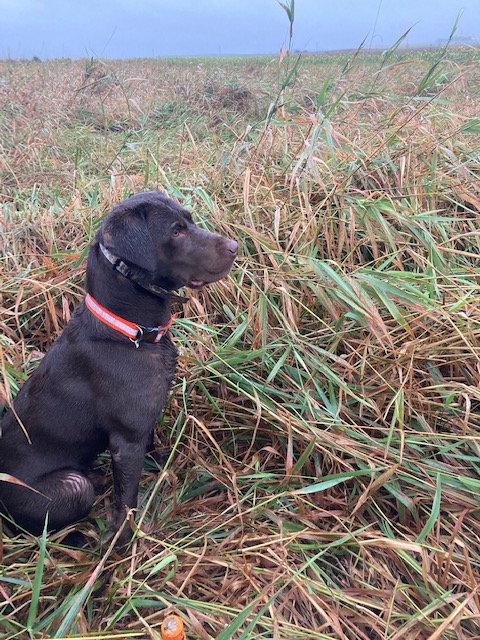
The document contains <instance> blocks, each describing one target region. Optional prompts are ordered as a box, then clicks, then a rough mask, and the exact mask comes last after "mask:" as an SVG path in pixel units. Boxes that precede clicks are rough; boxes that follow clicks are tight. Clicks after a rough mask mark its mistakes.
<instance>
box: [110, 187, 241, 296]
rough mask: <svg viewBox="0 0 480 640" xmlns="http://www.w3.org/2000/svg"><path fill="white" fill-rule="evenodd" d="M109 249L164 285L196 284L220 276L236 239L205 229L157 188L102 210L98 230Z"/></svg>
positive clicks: (227, 266)
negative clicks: (106, 210) (100, 223)
mask: <svg viewBox="0 0 480 640" xmlns="http://www.w3.org/2000/svg"><path fill="white" fill-rule="evenodd" d="M97 240H98V241H99V242H101V243H102V244H103V245H104V246H105V247H106V248H107V249H108V250H109V251H110V252H111V253H112V254H114V255H115V256H117V257H118V258H120V259H121V260H123V261H124V262H126V263H127V264H128V265H129V266H132V267H137V268H139V269H141V270H143V272H146V277H147V279H148V281H149V283H150V284H155V285H158V286H160V287H163V288H165V289H169V290H172V289H178V288H180V287H185V286H186V287H190V288H195V289H196V288H199V287H202V286H203V285H205V284H209V283H210V282H216V281H217V280H220V279H221V278H224V277H225V276H226V275H227V274H228V272H229V271H230V269H231V267H232V264H233V261H234V260H235V257H236V255H237V249H238V244H237V243H236V242H235V240H230V239H228V238H224V237H223V236H220V235H217V234H215V233H211V232H209V231H205V230H204V229H201V228H200V227H198V226H197V225H196V224H195V223H194V222H193V220H192V216H191V214H190V212H189V211H187V210H186V209H184V208H183V207H181V206H180V205H179V204H178V203H177V202H175V201H174V200H171V199H170V198H168V197H167V196H165V195H164V194H163V193H161V192H160V191H146V192H142V193H138V194H136V195H134V196H132V197H130V198H128V199H127V200H124V201H123V202H121V203H120V204H118V205H117V206H116V207H114V208H113V209H112V211H111V212H110V213H109V214H108V215H107V217H106V218H105V220H104V221H103V224H102V226H101V227H100V230H99V232H98V234H97Z"/></svg>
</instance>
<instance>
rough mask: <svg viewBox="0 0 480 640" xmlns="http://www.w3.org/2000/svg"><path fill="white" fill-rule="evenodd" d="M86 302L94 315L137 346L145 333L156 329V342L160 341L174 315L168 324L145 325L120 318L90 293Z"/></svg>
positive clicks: (86, 297)
mask: <svg viewBox="0 0 480 640" xmlns="http://www.w3.org/2000/svg"><path fill="white" fill-rule="evenodd" d="M85 304H86V305H87V309H88V310H89V311H90V312H91V313H93V315H94V316H95V317H96V318H98V319H99V320H101V321H102V322H103V323H104V324H106V325H108V326H109V327H111V328H112V329H115V331H118V332H120V333H122V334H123V335H124V336H127V338H130V340H132V342H134V343H135V346H137V347H138V343H139V342H142V338H143V335H144V333H146V332H152V331H154V330H156V331H157V336H156V338H155V340H154V342H160V340H161V339H162V338H163V336H164V335H165V334H166V332H167V331H168V329H169V328H170V326H171V324H172V317H171V316H170V320H169V321H168V323H167V324H166V325H164V326H163V325H160V326H158V327H151V328H150V327H144V326H142V325H140V324H135V323H134V322H129V321H128V320H124V319H123V318H120V316H116V315H115V314H114V313H112V312H111V311H108V309H105V307H102V305H100V304H98V302H97V301H96V300H95V298H93V297H92V296H91V295H90V294H89V293H87V295H86V296H85Z"/></svg>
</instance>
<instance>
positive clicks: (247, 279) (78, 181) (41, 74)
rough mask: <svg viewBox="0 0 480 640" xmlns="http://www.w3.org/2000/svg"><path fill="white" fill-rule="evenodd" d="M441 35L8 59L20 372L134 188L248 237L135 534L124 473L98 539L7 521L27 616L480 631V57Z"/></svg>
mask: <svg viewBox="0 0 480 640" xmlns="http://www.w3.org/2000/svg"><path fill="white" fill-rule="evenodd" d="M435 55H436V54H435V52H418V53H412V52H408V53H402V54H400V53H399V52H398V51H397V52H395V55H393V54H392V55H391V56H389V57H388V64H386V63H385V60H383V61H382V60H381V59H379V57H378V56H374V55H368V54H366V55H363V54H360V55H358V56H356V57H355V59H353V60H346V59H342V58H341V57H327V56H325V57H323V56H320V57H318V58H305V59H302V60H301V61H300V63H299V64H298V66H297V67H296V68H295V73H293V74H291V70H292V65H289V66H288V72H287V71H286V66H285V65H286V62H285V60H283V61H282V60H280V61H279V60H265V59H245V60H226V61H214V60H185V61H178V60H175V61H173V60H172V61H130V62H109V63H108V65H107V64H106V63H105V64H104V63H98V64H97V65H92V62H91V61H89V62H87V63H85V62H71V61H54V62H47V63H20V62H18V63H15V62H4V63H1V74H2V76H1V77H2V80H3V81H2V84H1V85H0V100H1V108H2V111H1V113H2V119H1V122H0V126H1V129H2V138H1V143H0V144H1V148H0V162H1V170H2V174H3V179H2V200H3V205H2V218H1V224H2V231H3V234H2V240H3V257H2V261H1V268H2V280H1V285H0V295H1V303H0V304H1V306H2V310H3V314H2V329H3V333H4V335H3V337H2V342H1V350H2V351H1V354H2V359H1V366H2V374H3V375H2V379H3V387H2V389H4V391H5V395H6V396H9V397H11V396H13V395H14V394H15V393H16V391H17V389H18V386H19V384H21V380H22V379H23V377H24V376H25V375H26V374H28V373H29V372H30V371H31V370H32V369H33V368H34V367H35V366H36V363H37V362H38V359H39V358H40V357H41V352H43V351H44V350H45V348H47V347H48V345H49V344H50V343H51V341H52V340H53V339H54V338H55V336H56V335H57V334H58V332H59V331H60V330H61V328H62V326H63V325H64V324H65V322H66V321H68V318H69V315H70V313H71V310H72V308H73V307H74V305H75V304H76V303H77V302H78V300H79V299H80V298H81V295H82V289H81V284H82V272H83V258H84V256H85V251H86V248H87V246H88V243H89V241H90V240H91V238H92V235H93V233H94V231H95V228H96V226H97V225H98V223H99V221H100V219H101V216H102V215H104V214H105V213H106V212H107V211H108V210H109V209H110V208H111V206H113V204H115V203H116V202H118V201H119V200H121V199H122V198H123V197H125V196H127V195H129V194H130V193H132V192H134V191H137V190H139V189H142V188H161V189H163V190H165V191H166V192H167V193H168V194H169V195H171V196H172V197H176V198H178V199H180V200H181V201H182V202H183V203H184V204H185V205H186V206H189V207H191V208H192V210H193V211H194V212H195V215H196V218H197V219H198V220H199V221H200V223H201V224H203V225H205V226H206V227H208V228H216V229H219V230H220V231H223V232H224V233H226V234H229V235H231V236H233V237H235V238H237V239H238V240H239V242H240V245H241V248H242V250H241V256H240V257H239V259H238V261H237V262H236V264H235V266H234V269H233V271H232V273H231V275H230V277H229V278H228V279H227V280H225V281H223V282H221V283H218V284H217V285H215V286H212V287H210V288H209V289H208V290H205V291H201V292H194V293H193V294H192V299H191V301H190V302H189V304H188V305H187V306H185V308H183V309H180V310H179V313H178V318H177V321H176V323H175V327H174V335H175V339H176V341H177V344H178V346H179V349H180V351H181V359H180V369H179V381H178V383H177V384H176V386H175V388H174V389H173V392H172V396H171V400H170V402H169V406H168V408H167V410H166V413H165V415H164V416H163V417H162V418H161V420H160V423H159V429H158V440H159V442H158V444H159V446H161V447H165V448H167V447H168V448H170V449H171V450H172V455H171V456H170V458H169V462H168V463H167V465H166V468H165V469H164V470H162V471H160V472H158V470H156V469H155V468H154V466H153V463H151V462H148V461H147V463H146V469H145V473H144V477H143V479H142V486H141V496H140V503H139V514H138V518H137V523H138V527H139V528H138V531H137V535H136V541H135V544H134V546H133V547H132V550H131V554H130V555H129V556H128V557H127V558H126V559H122V558H121V557H119V556H118V555H117V554H116V553H115V551H113V550H112V549H111V548H109V547H108V545H105V544H104V542H103V538H104V532H105V529H106V526H107V522H108V515H109V511H110V489H109V483H108V482H107V483H106V486H105V488H104V489H103V490H101V491H100V495H99V498H98V501H97V504H96V506H95V509H94V512H93V514H92V517H91V519H90V521H89V522H86V523H82V524H81V525H79V528H80V529H81V530H82V531H83V532H84V534H85V535H86V536H87V538H88V539H89V541H90V547H89V548H87V549H84V550H81V551H79V550H72V549H69V548H67V547H65V545H64V544H63V543H62V539H63V535H64V534H63V533H62V534H55V535H50V536H48V537H45V538H43V539H41V540H35V539H32V538H29V537H17V538H13V539H11V538H9V537H8V536H6V535H4V537H3V549H2V570H3V571H2V575H1V576H0V593H1V596H0V598H1V602H0V611H1V618H0V628H1V629H2V633H3V634H4V635H5V637H9V638H13V637H19V638H20V637H26V635H25V634H30V635H31V636H34V637H38V638H40V637H45V638H46V637H49V638H50V637H57V638H63V637H71V638H84V637H96V638H116V637H118V638H129V637H132V638H144V637H152V638H157V637H159V633H160V624H161V622H162V620H163V618H164V616H165V613H166V612H168V611H170V610H176V611H177V612H179V613H180V614H181V615H182V617H183V618H184V619H185V622H186V627H187V630H188V637H190V638H211V637H216V638H232V637H234V638H242V639H247V638H248V639H250V638H292V639H295V638H298V639H300V638H305V637H308V638H318V639H327V638H328V639H333V638H335V639H336V638H339V639H349V640H350V639H352V640H353V639H354V640H357V639H358V640H360V639H366V640H375V639H378V640H380V639H382V640H385V639H388V640H400V639H402V640H404V639H408V638H411V639H414V638H415V639H417V638H425V639H427V638H429V639H430V640H434V639H435V638H458V639H462V640H463V639H465V638H478V637H479V617H480V595H479V584H480V583H479V578H478V575H479V563H480V551H479V550H480V544H479V536H480V526H479V518H478V509H479V502H478V494H479V489H480V474H479V469H480V450H479V431H478V429H479V424H480V419H479V417H478V407H479V400H480V393H479V391H478V388H479V376H480V367H479V344H480V322H479V314H478V311H477V307H478V299H479V293H480V292H479V288H478V276H477V271H478V256H479V255H480V251H479V249H480V247H479V234H478V230H477V216H478V210H479V205H480V193H479V187H478V173H479V170H480V164H479V161H478V151H479V148H480V129H479V128H478V117H479V116H478V110H477V109H478V107H477V105H478V97H479V96H478V86H479V85H478V79H479V71H478V62H477V59H478V54H477V53H476V52H471V51H470V52H465V51H462V52H459V51H456V50H453V51H452V52H451V53H450V54H448V55H446V56H444V57H443V58H442V60H441V61H440V62H441V64H440V63H439V64H437V62H438V57H437V58H435ZM282 65H283V66H282ZM433 65H436V66H435V73H434V74H433V73H430V74H429V70H431V69H432V67H433ZM286 73H287V75H286ZM286 80H288V81H286ZM240 107H241V108H240ZM99 464H100V468H101V469H103V470H104V471H105V473H107V475H108V472H109V468H108V464H109V463H108V456H104V457H102V459H101V460H100V462H99Z"/></svg>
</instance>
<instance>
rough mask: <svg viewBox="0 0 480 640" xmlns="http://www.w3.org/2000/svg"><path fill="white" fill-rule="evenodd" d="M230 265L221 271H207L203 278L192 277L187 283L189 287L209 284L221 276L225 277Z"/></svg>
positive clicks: (196, 287)
mask: <svg viewBox="0 0 480 640" xmlns="http://www.w3.org/2000/svg"><path fill="white" fill-rule="evenodd" d="M230 269H231V266H230V267H228V269H222V271H217V272H216V273H213V272H207V273H206V277H205V278H204V279H202V280H201V279H200V278H192V279H191V280H190V282H189V283H188V284H187V287H188V288H189V289H201V288H202V287H204V286H205V285H207V284H211V283H212V282H217V281H218V280H221V279H222V278H225V276H227V275H228V274H229V273H230Z"/></svg>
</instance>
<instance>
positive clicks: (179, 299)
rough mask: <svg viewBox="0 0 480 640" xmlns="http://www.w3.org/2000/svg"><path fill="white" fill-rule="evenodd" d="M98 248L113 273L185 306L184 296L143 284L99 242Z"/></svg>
mask: <svg viewBox="0 0 480 640" xmlns="http://www.w3.org/2000/svg"><path fill="white" fill-rule="evenodd" d="M98 246H99V247H100V251H101V252H102V253H103V255H104V256H105V258H106V259H107V260H108V261H109V262H110V263H111V264H112V265H113V268H114V269H115V271H118V273H120V274H121V275H122V276H123V277H124V278H127V279H128V280H131V281H132V282H134V283H135V284H138V286H139V287H142V289H145V290H146V291H148V292H149V293H153V295H155V296H158V297H160V298H166V299H167V300H176V301H177V302H181V303H182V304H185V302H188V300H189V298H185V297H184V296H178V295H177V294H176V293H172V292H171V291H168V290H167V289H163V287H159V286H158V285H156V284H144V283H143V282H142V279H141V278H140V277H139V276H137V275H136V274H135V273H133V272H132V270H131V268H130V267H129V266H128V265H127V263H126V262H124V261H123V260H122V259H121V258H119V257H118V256H115V255H113V253H112V252H111V251H109V250H108V249H107V247H105V246H104V245H103V244H102V243H101V242H99V243H98Z"/></svg>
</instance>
